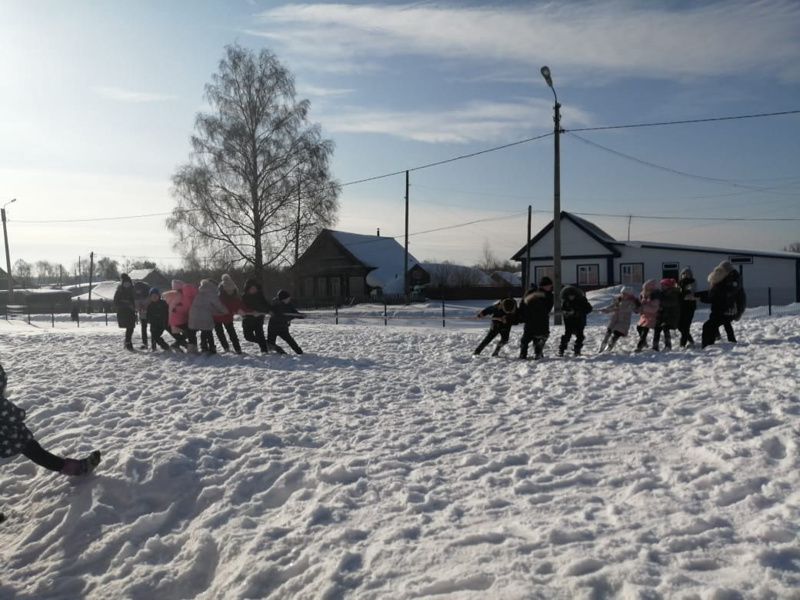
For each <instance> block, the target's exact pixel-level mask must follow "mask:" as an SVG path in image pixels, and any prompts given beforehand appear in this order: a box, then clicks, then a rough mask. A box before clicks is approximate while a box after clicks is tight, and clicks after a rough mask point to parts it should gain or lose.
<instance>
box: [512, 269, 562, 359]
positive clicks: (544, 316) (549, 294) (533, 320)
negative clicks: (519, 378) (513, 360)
mask: <svg viewBox="0 0 800 600" xmlns="http://www.w3.org/2000/svg"><path fill="white" fill-rule="evenodd" d="M553 300H554V298H553V281H552V280H551V279H550V278H549V277H542V278H541V280H539V287H538V288H536V286H533V287H531V289H530V291H529V292H528V293H527V294H526V295H525V297H524V298H523V299H522V302H521V303H520V307H519V311H520V320H521V321H522V322H523V323H525V329H523V331H522V339H521V340H520V347H519V357H520V358H523V359H525V358H528V345H529V344H530V343H531V342H533V357H534V358H535V359H537V360H538V359H540V358H542V357H543V356H544V345H545V344H546V343H547V339H548V338H549V337H550V311H551V310H553Z"/></svg>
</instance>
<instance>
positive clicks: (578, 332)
mask: <svg viewBox="0 0 800 600" xmlns="http://www.w3.org/2000/svg"><path fill="white" fill-rule="evenodd" d="M590 312H592V305H591V304H589V301H588V300H587V299H586V295H585V294H584V293H583V291H582V290H580V289H579V288H577V287H575V286H574V285H567V286H565V287H564V288H563V289H562V290H561V314H562V315H563V316H564V335H562V336H561V343H560V344H559V346H558V355H559V356H564V352H566V351H567V346H569V340H570V338H571V337H572V336H573V335H574V336H575V346H574V351H575V356H580V355H581V349H582V348H583V340H584V335H583V330H584V329H585V328H586V315H588V314H589V313H590Z"/></svg>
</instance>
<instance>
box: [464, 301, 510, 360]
mask: <svg viewBox="0 0 800 600" xmlns="http://www.w3.org/2000/svg"><path fill="white" fill-rule="evenodd" d="M482 317H491V318H492V323H491V325H489V332H488V333H487V334H486V337H484V338H483V341H481V343H480V344H478V347H477V348H475V351H474V352H473V353H472V354H474V355H475V356H477V355H478V354H480V353H481V351H482V350H483V349H484V348H486V346H488V345H489V343H490V342H491V341H492V340H493V339H494V338H496V337H497V336H498V335H499V336H500V341H499V342H497V346H495V349H494V352H492V356H497V355H498V354H500V350H501V349H502V348H503V346H505V345H506V344H507V343H508V338H509V336H510V335H511V326H512V325H515V324H516V323H517V301H516V300H514V299H513V298H505V299H503V300H498V301H497V302H495V303H494V304H492V305H491V306H487V307H486V308H484V309H483V310H482V311H480V312H478V313H477V314H476V315H475V318H476V319H480V318H482Z"/></svg>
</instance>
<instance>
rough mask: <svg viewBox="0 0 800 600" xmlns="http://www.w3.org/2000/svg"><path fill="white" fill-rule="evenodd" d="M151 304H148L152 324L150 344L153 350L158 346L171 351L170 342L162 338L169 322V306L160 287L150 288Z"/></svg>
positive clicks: (148, 316)
mask: <svg viewBox="0 0 800 600" xmlns="http://www.w3.org/2000/svg"><path fill="white" fill-rule="evenodd" d="M149 298H150V304H148V305H147V322H148V323H149V325H150V344H151V348H152V350H153V352H155V351H156V346H158V347H159V348H161V349H162V350H166V351H167V352H169V351H170V348H169V344H168V343H167V342H166V341H165V340H164V338H162V337H161V336H162V335H164V331H166V329H167V326H168V323H169V306H167V302H166V300H164V299H163V298H162V297H161V292H160V291H158V288H150V295H149Z"/></svg>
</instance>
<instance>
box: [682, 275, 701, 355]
mask: <svg viewBox="0 0 800 600" xmlns="http://www.w3.org/2000/svg"><path fill="white" fill-rule="evenodd" d="M678 286H679V287H680V289H681V316H680V319H679V320H678V331H680V332H681V348H683V347H685V346H686V344H690V345H694V338H693V337H692V332H691V329H692V320H693V319H694V311H695V310H696V309H697V297H696V296H695V292H696V291H697V285H696V283H695V280H694V273H692V270H691V269H690V268H689V267H685V268H684V269H682V270H681V275H680V279H679V280H678Z"/></svg>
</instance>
